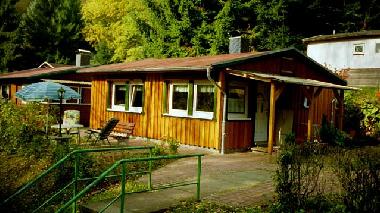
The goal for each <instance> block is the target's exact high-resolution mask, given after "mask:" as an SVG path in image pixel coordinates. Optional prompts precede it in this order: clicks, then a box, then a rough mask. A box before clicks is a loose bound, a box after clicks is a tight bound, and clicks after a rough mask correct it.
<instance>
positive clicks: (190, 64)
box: [0, 48, 346, 85]
mask: <svg viewBox="0 0 380 213" xmlns="http://www.w3.org/2000/svg"><path fill="white" fill-rule="evenodd" d="M289 55H291V56H294V57H297V58H299V59H300V60H302V61H303V62H304V63H306V64H308V65H310V66H312V67H313V68H314V69H316V70H318V71H320V72H321V73H322V74H326V75H328V76H329V77H331V78H332V80H333V81H334V82H338V83H339V84H342V85H346V81H344V80H342V79H340V78H339V77H338V76H336V75H335V74H333V73H332V72H331V71H330V70H328V69H327V68H325V67H323V66H322V65H320V64H318V63H317V62H315V61H314V60H313V59H311V58H309V57H307V56H306V55H305V54H303V53H302V52H300V51H298V50H296V49H295V48H288V49H282V50H277V51H268V52H249V53H235V54H223V55H213V56H199V57H186V58H165V59H152V58H150V59H143V60H139V61H134V62H128V63H118V64H108V65H99V66H92V67H75V66H71V67H58V68H36V69H30V70H23V71H17V72H13V73H7V74H3V75H0V81H1V80H5V79H18V78H28V79H31V78H39V79H42V78H49V77H51V76H58V75H62V74H72V73H78V74H91V73H119V72H179V71H184V72H186V71H187V72H188V71H195V72H196V71H203V72H204V71H206V70H207V68H209V67H212V68H213V69H223V68H229V67H231V66H234V65H239V64H243V63H249V62H257V61H260V60H262V59H264V58H266V57H287V56H289Z"/></svg>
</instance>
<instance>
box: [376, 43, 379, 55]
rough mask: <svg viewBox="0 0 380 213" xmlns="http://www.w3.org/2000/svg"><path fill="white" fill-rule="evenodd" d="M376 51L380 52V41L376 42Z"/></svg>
mask: <svg viewBox="0 0 380 213" xmlns="http://www.w3.org/2000/svg"><path fill="white" fill-rule="evenodd" d="M375 52H376V53H380V43H376V49H375Z"/></svg>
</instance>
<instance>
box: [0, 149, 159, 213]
mask: <svg viewBox="0 0 380 213" xmlns="http://www.w3.org/2000/svg"><path fill="white" fill-rule="evenodd" d="M153 148H154V147H153V146H131V147H115V148H97V149H80V150H74V151H72V152H70V153H69V154H67V155H66V156H65V157H63V158H62V159H60V160H59V161H58V162H56V163H55V164H54V165H53V166H51V167H50V168H48V169H47V170H46V171H44V172H43V173H41V174H40V175H38V176H37V177H36V178H35V179H34V180H32V181H30V182H29V183H27V184H26V185H25V186H23V187H22V188H21V189H19V190H18V191H17V192H15V193H14V194H13V195H11V196H10V197H9V198H7V199H6V200H4V201H3V202H2V203H1V204H0V207H4V206H6V205H7V204H9V203H10V201H12V200H14V199H15V198H16V197H18V196H20V195H22V194H23V193H25V192H26V191H27V190H28V189H30V188H31V187H33V186H35V185H36V184H37V183H40V182H41V181H42V180H43V178H44V177H46V176H47V175H49V174H50V173H52V172H53V170H55V169H57V168H58V167H59V166H61V165H63V164H64V163H65V162H67V161H69V160H71V159H72V158H74V167H73V168H74V176H73V180H72V181H71V182H70V183H68V184H67V185H66V186H64V187H63V188H62V189H61V190H59V191H58V192H56V193H55V194H54V195H52V196H51V197H50V198H49V199H48V200H46V201H44V202H43V204H41V205H40V206H39V207H38V208H37V209H35V210H34V211H33V212H37V211H39V210H41V209H42V208H43V207H44V206H46V205H47V204H48V203H49V202H50V201H52V200H53V199H55V198H56V197H57V196H58V195H60V194H61V193H62V192H64V191H65V190H67V189H68V188H69V187H71V186H72V187H73V197H76V194H77V189H78V182H79V181H88V180H94V179H95V180H97V179H98V178H99V177H89V178H79V157H80V155H81V154H83V153H96V152H113V151H128V150H147V149H149V156H150V157H151V156H152V149H153ZM151 171H152V162H149V170H148V171H145V172H143V173H148V174H149V175H148V181H149V183H148V186H149V187H150V186H151V182H152V180H151ZM118 176H120V175H109V176H107V177H103V176H102V178H103V179H104V178H111V177H118ZM73 212H76V202H75V203H74V204H73Z"/></svg>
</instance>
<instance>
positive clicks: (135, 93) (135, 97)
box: [131, 85, 143, 107]
mask: <svg viewBox="0 0 380 213" xmlns="http://www.w3.org/2000/svg"><path fill="white" fill-rule="evenodd" d="M142 91H143V86H142V85H132V86H131V103H132V107H142V97H143V94H142Z"/></svg>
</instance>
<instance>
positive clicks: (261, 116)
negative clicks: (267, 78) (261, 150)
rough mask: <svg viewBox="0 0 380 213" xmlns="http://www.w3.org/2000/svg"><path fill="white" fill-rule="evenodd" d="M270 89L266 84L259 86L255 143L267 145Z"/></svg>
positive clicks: (259, 84)
mask: <svg viewBox="0 0 380 213" xmlns="http://www.w3.org/2000/svg"><path fill="white" fill-rule="evenodd" d="M268 93H269V88H268V85H266V84H264V83H258V84H257V96H256V114H255V137H254V140H255V143H256V144H258V145H260V144H266V143H267V141H268V114H269V103H268V102H269V100H268V97H269V94H268ZM260 142H261V143H260Z"/></svg>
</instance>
